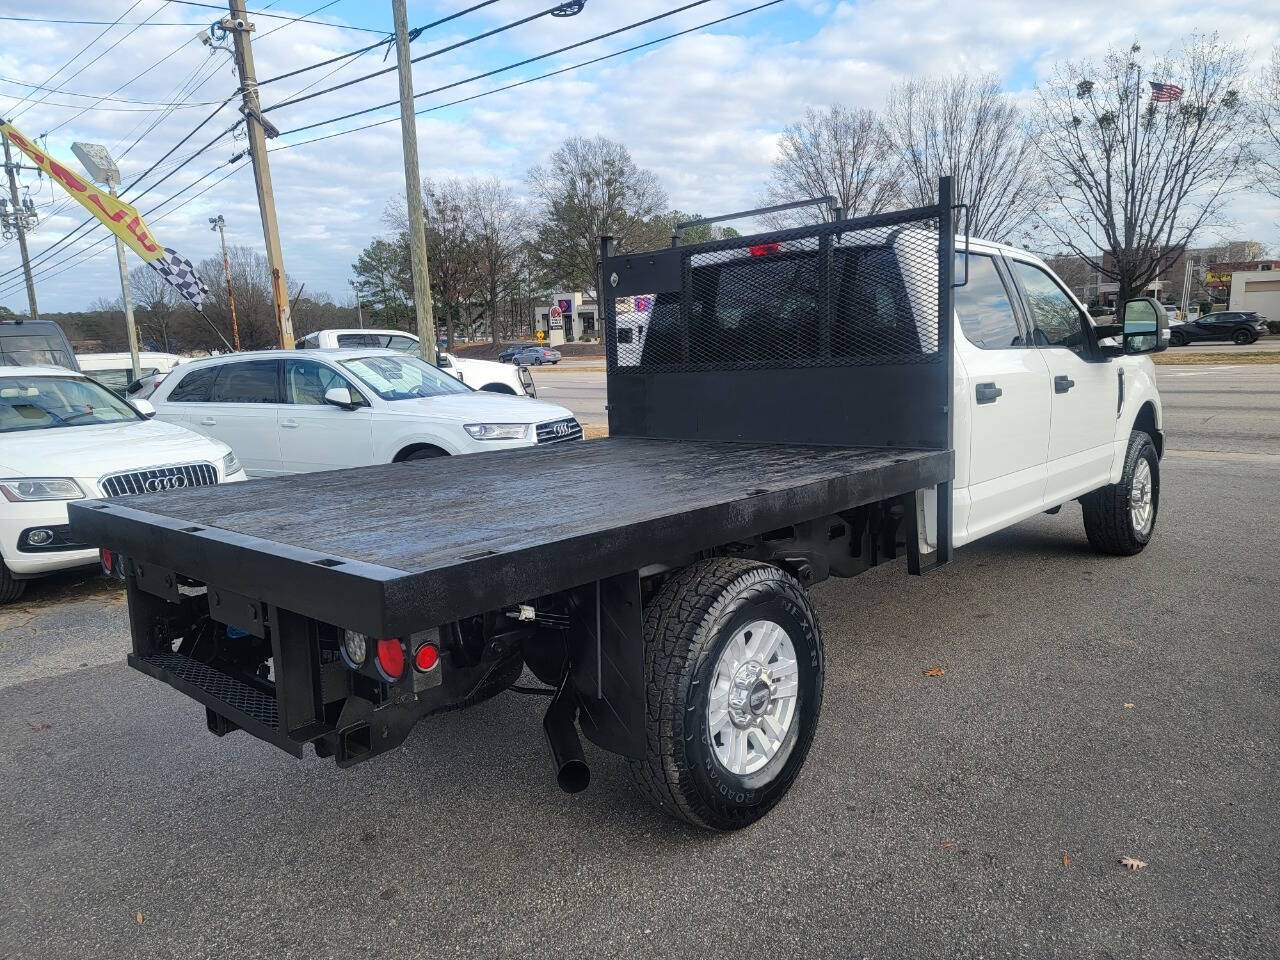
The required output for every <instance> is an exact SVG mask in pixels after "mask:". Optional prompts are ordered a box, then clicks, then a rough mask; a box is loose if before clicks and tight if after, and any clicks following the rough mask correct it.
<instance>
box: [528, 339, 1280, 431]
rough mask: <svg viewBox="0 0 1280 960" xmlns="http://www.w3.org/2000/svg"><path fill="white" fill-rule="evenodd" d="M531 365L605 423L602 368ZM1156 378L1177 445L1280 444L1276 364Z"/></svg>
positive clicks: (575, 406) (574, 405)
mask: <svg viewBox="0 0 1280 960" xmlns="http://www.w3.org/2000/svg"><path fill="white" fill-rule="evenodd" d="M1274 339H1275V341H1276V342H1277V345H1280V337H1275V338H1274ZM1183 349H1185V350H1193V349H1195V348H1193V347H1185V348H1183ZM1227 349H1234V348H1232V347H1228V348H1227ZM580 365H582V364H580ZM531 369H532V373H533V379H534V383H535V384H537V387H538V397H539V398H540V399H542V400H548V401H550V402H552V403H558V404H560V405H561V406H564V407H568V408H569V409H570V410H572V411H573V413H574V415H575V416H576V417H577V418H578V419H579V420H580V421H582V422H583V423H585V424H602V425H603V424H607V423H608V422H609V417H608V414H607V412H606V410H605V400H606V397H605V374H604V372H603V370H602V369H600V368H599V367H597V368H595V369H586V370H581V369H579V370H575V369H573V368H571V367H565V366H563V365H561V366H558V367H541V368H538V367H534V368H531ZM1156 379H1157V381H1158V382H1159V385H1160V392H1161V396H1162V397H1163V399H1164V412H1165V419H1166V424H1165V430H1166V432H1167V433H1169V434H1170V435H1171V436H1172V437H1174V438H1175V439H1174V441H1173V443H1174V445H1175V446H1177V447H1181V448H1183V449H1188V450H1233V451H1248V450H1251V449H1256V448H1257V445H1258V444H1259V443H1261V444H1280V364H1241V365H1239V366H1208V365H1206V366H1200V365H1196V364H1189V365H1186V366H1181V365H1179V366H1157V367H1156Z"/></svg>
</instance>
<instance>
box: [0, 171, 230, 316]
mask: <svg viewBox="0 0 1280 960" xmlns="http://www.w3.org/2000/svg"><path fill="white" fill-rule="evenodd" d="M227 162H228V163H234V162H235V161H234V160H230V161H227ZM226 165H227V164H226V163H223V164H219V165H218V166H216V167H214V168H213V169H212V170H210V171H209V172H208V173H206V174H204V175H203V176H201V177H198V178H197V179H195V180H193V181H191V183H189V184H187V185H186V186H185V187H183V188H182V189H181V190H179V191H178V192H177V193H175V194H173V195H172V196H169V197H167V198H166V199H164V200H161V201H160V202H159V203H157V204H155V205H154V206H152V207H150V208H148V209H147V210H145V211H144V212H143V213H142V216H143V217H149V216H150V215H151V214H152V213H153V212H155V211H156V210H159V209H160V208H161V207H163V206H165V205H166V204H169V203H172V202H173V201H174V200H176V199H177V198H178V197H180V196H182V194H184V193H185V192H186V191H188V190H190V189H191V188H192V187H194V186H195V185H196V184H197V183H200V182H201V181H203V180H207V179H208V178H209V177H211V176H213V175H214V174H215V173H217V172H218V171H219V170H221V169H222V168H223V167H225V166H226ZM243 169H245V167H244V166H237V167H235V168H234V169H233V170H230V171H229V172H227V173H226V174H224V175H223V176H221V177H219V178H218V179H217V180H215V181H214V182H213V183H211V184H209V185H208V186H207V187H205V188H204V189H203V190H201V191H199V192H198V193H195V194H193V195H192V196H190V197H188V198H187V199H186V200H183V201H182V203H180V204H178V205H177V206H176V207H174V208H173V209H172V210H167V211H165V212H164V213H162V214H161V215H160V216H158V217H155V218H154V219H152V220H151V221H150V222H151V223H153V224H154V223H160V222H161V221H162V220H164V219H165V217H168V216H170V215H172V214H174V213H177V212H178V211H179V210H181V209H182V208H183V207H185V206H186V205H187V204H189V203H192V202H194V201H196V200H198V199H199V198H200V197H202V196H204V195H205V194H206V193H208V192H209V191H210V190H212V189H213V188H214V187H216V186H218V185H219V184H220V183H222V182H223V181H225V180H228V179H230V178H231V177H233V176H235V174H237V173H239V172H240V171H241V170H243ZM114 239H115V234H114V233H111V234H107V235H106V236H104V237H99V238H98V239H97V240H95V241H94V242H93V243H92V244H90V245H89V246H87V247H85V248H84V249H83V250H79V251H76V252H74V253H71V254H69V256H68V258H67V259H66V260H60V261H58V262H57V263H53V264H48V265H46V266H45V267H44V268H43V269H42V270H40V271H38V272H37V273H36V274H35V278H37V279H52V278H53V277H56V276H59V275H60V274H63V273H66V272H67V271H68V270H70V269H72V268H74V267H77V266H79V265H80V264H82V263H84V262H86V261H87V260H89V259H91V258H92V255H93V253H94V251H96V250H98V249H100V248H101V247H102V245H103V244H105V243H110V242H111V241H112V240H114ZM22 286H23V282H19V283H18V284H17V285H16V286H15V285H14V284H12V283H10V285H9V286H8V287H5V288H4V289H0V297H7V296H9V295H10V294H12V293H13V292H14V291H15V290H21V289H22Z"/></svg>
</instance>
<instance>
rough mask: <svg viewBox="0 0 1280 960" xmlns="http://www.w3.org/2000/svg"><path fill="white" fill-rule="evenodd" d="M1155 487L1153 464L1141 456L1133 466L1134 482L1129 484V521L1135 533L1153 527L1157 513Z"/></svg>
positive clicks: (1146, 530)
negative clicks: (1154, 499) (1154, 501)
mask: <svg viewBox="0 0 1280 960" xmlns="http://www.w3.org/2000/svg"><path fill="white" fill-rule="evenodd" d="M1153 487H1154V481H1153V479H1152V477H1151V464H1149V463H1147V461H1146V459H1145V458H1141V457H1140V458H1139V459H1138V462H1137V463H1136V464H1134V467H1133V482H1132V483H1130V484H1129V522H1130V523H1131V524H1132V525H1133V530H1134V533H1140V534H1144V533H1147V532H1148V531H1149V530H1150V529H1151V523H1152V521H1153V520H1154V519H1155V514H1156V511H1155V505H1154V503H1153V502H1152V493H1153Z"/></svg>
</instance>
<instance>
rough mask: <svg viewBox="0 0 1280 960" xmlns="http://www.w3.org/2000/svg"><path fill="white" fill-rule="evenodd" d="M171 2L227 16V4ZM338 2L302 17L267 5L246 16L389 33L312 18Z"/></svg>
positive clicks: (187, 0)
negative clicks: (269, 7) (272, 10)
mask: <svg viewBox="0 0 1280 960" xmlns="http://www.w3.org/2000/svg"><path fill="white" fill-rule="evenodd" d="M171 2H173V3H178V4H181V5H182V6H184V7H204V8H205V9H208V10H219V11H221V12H222V14H223V16H226V13H227V8H226V6H225V5H219V4H216V3H197V2H195V0H171ZM336 2H337V0H333V3H326V4H325V5H324V7H320V8H317V9H316V10H312V11H311V12H310V13H304V14H303V15H302V16H300V17H293V16H289V15H288V14H284V13H267V12H266V8H265V7H264V8H263V9H262V10H248V11H246V12H245V16H248V17H268V18H270V19H273V20H286V21H288V22H289V23H314V24H316V25H317V26H321V27H337V28H338V29H339V30H359V31H361V32H362V33H387V31H386V30H378V29H375V28H374V27H357V26H354V25H352V24H347V23H330V22H329V21H327V20H312V19H310V18H311V17H312V16H314V15H315V14H316V13H319V12H320V10H323V9H325V8H327V7H332V6H333V5H334V3H336ZM267 6H272V4H267ZM263 36H266V34H263ZM259 39H261V38H259Z"/></svg>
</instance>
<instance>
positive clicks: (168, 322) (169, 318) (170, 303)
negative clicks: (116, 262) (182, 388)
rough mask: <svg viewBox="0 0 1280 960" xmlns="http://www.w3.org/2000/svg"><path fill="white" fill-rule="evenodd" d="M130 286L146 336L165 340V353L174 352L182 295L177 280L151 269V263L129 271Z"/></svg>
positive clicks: (161, 341) (160, 341)
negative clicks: (173, 338) (174, 326)
mask: <svg viewBox="0 0 1280 960" xmlns="http://www.w3.org/2000/svg"><path fill="white" fill-rule="evenodd" d="M129 287H130V289H131V291H132V292H133V302H134V305H135V306H136V307H137V309H138V314H139V316H138V318H137V319H138V327H139V328H140V329H141V331H142V335H143V337H144V338H147V339H151V340H154V341H157V342H158V343H160V344H162V349H163V350H164V352H165V353H172V352H173V349H172V344H171V342H170V341H171V337H172V332H173V324H174V321H176V320H177V319H178V315H177V310H178V307H179V305H180V304H181V303H182V297H181V295H180V294H179V293H178V291H177V290H176V289H174V286H173V284H171V283H169V281H168V280H166V279H165V278H164V277H163V276H161V275H160V274H159V273H157V272H156V271H155V270H153V269H151V267H150V266H148V265H147V264H143V265H142V266H140V267H134V268H133V269H132V270H130V271H129Z"/></svg>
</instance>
